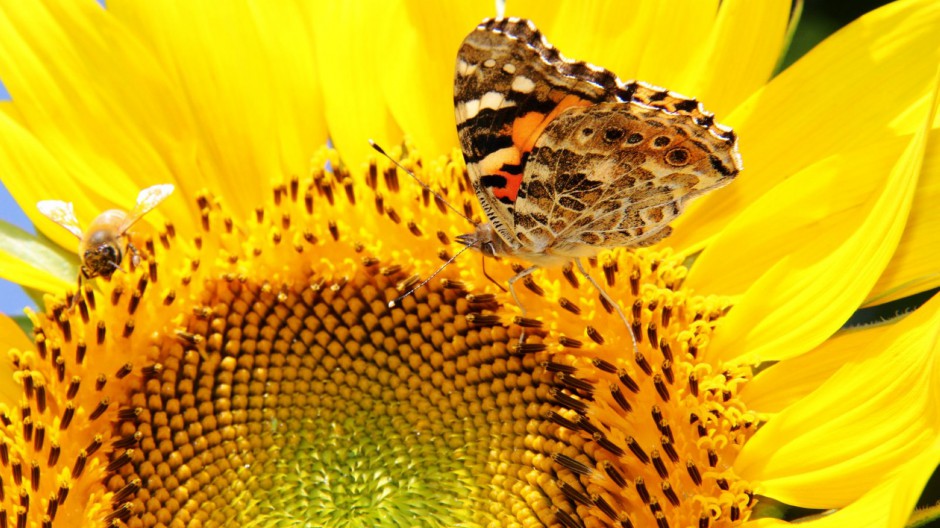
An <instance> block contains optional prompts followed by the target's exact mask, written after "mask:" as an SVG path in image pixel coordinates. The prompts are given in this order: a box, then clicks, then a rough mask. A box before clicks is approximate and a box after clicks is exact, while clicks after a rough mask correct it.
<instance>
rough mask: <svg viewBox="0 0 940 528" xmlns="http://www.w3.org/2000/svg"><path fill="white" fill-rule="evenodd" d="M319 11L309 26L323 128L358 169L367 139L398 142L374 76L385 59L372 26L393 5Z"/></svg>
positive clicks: (328, 5)
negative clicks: (320, 81) (325, 128)
mask: <svg viewBox="0 0 940 528" xmlns="http://www.w3.org/2000/svg"><path fill="white" fill-rule="evenodd" d="M318 7H319V10H318V11H317V13H316V14H315V16H314V19H313V20H312V21H311V26H312V27H313V28H315V30H314V47H315V49H316V55H315V57H316V62H317V68H318V70H319V76H320V79H322V83H323V86H322V88H323V104H324V112H325V115H326V121H327V129H328V131H329V134H330V138H331V139H332V141H333V145H334V146H335V147H336V149H337V150H339V151H340V153H341V155H342V157H343V160H344V161H345V162H346V163H347V164H348V165H350V167H352V168H353V169H354V170H358V169H359V168H360V167H361V166H362V165H363V164H364V163H365V162H366V160H368V159H369V157H370V156H371V155H372V154H373V153H374V152H373V151H372V149H371V148H370V147H369V143H368V141H369V139H370V138H371V139H375V141H376V142H377V143H379V144H380V145H395V144H398V143H399V142H400V141H401V139H402V131H401V130H400V128H399V127H398V125H397V124H396V123H395V120H394V119H393V117H392V115H391V113H390V112H389V108H388V106H387V104H386V100H385V96H384V94H383V92H382V90H381V86H380V85H379V78H378V77H377V76H376V73H375V72H376V71H378V70H379V65H380V64H381V63H382V62H384V61H386V60H388V58H387V57H385V55H384V52H383V47H384V45H383V44H382V43H381V42H380V41H379V39H378V38H376V37H377V35H376V30H375V28H376V27H381V26H382V23H383V20H385V19H386V17H388V16H389V15H390V13H391V9H392V6H391V4H389V3H388V2H377V1H374V2H366V3H355V4H353V3H349V2H325V3H321V4H319V5H318ZM403 31H407V32H410V31H412V30H411V29H405V30H403ZM399 38H402V36H399ZM415 81H417V79H415ZM451 106H452V105H451ZM448 108H449V107H448Z"/></svg>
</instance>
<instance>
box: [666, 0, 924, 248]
mask: <svg viewBox="0 0 940 528" xmlns="http://www.w3.org/2000/svg"><path fill="white" fill-rule="evenodd" d="M938 27H940V3H937V2H933V1H931V0H921V1H913V2H894V3H892V4H890V5H887V6H885V7H883V8H881V9H878V10H876V11H874V12H872V13H869V14H867V15H865V16H863V17H861V18H860V19H858V20H856V21H855V22H853V23H852V24H850V25H849V26H847V27H846V28H844V29H843V30H841V31H839V32H838V33H836V34H835V35H833V36H832V37H830V38H829V39H827V40H826V41H824V42H823V43H822V44H820V45H819V46H817V47H816V48H814V49H813V50H811V51H810V52H809V53H808V54H806V55H805V56H804V57H803V58H802V59H800V60H799V61H798V62H797V63H796V64H794V65H793V66H791V67H790V68H788V69H787V70H786V71H784V72H783V73H781V74H780V75H778V76H777V77H775V78H774V79H773V80H772V81H771V82H770V83H769V84H768V85H767V86H766V87H765V88H764V89H763V90H760V91H758V92H757V93H755V94H754V95H753V96H752V97H751V98H750V99H748V100H747V101H746V102H744V103H743V104H742V105H740V106H739V107H738V108H737V109H736V110H735V111H734V112H733V113H732V114H731V115H729V116H719V119H718V121H719V122H721V123H725V124H727V125H730V126H733V127H734V128H735V131H736V132H737V133H738V134H739V137H740V148H741V156H742V158H743V160H744V172H742V173H741V175H740V176H738V178H737V179H736V180H735V182H734V183H733V184H731V185H729V186H727V187H725V188H724V189H721V190H719V191H717V192H714V193H711V194H709V195H708V196H707V197H704V198H702V199H701V200H699V201H697V202H696V203H694V204H693V205H692V207H690V208H689V210H688V211H686V213H684V214H683V216H682V217H680V218H679V219H678V221H677V222H676V223H675V225H674V227H675V231H674V233H673V235H672V236H670V237H669V239H668V240H667V241H666V242H665V243H666V244H668V245H670V246H671V247H674V248H678V249H681V250H691V249H694V248H700V247H701V245H702V243H703V241H706V240H708V239H709V238H710V237H712V236H713V235H714V234H715V233H717V232H719V231H720V230H721V229H722V228H723V227H724V226H725V225H727V223H728V221H729V220H730V219H731V218H734V217H735V216H736V215H737V214H739V212H740V211H741V210H742V209H743V208H745V207H747V206H748V205H749V204H751V203H753V202H754V201H755V200H757V199H758V198H759V197H760V196H761V195H763V194H764V193H766V192H767V191H768V190H769V189H771V188H773V187H774V186H775V185H777V184H778V183H780V182H781V181H783V180H784V179H786V178H789V177H790V176H792V175H793V174H796V173H797V172H799V171H800V170H802V169H803V168H805V167H806V166H808V165H810V164H812V163H815V162H817V161H819V160H821V159H823V158H826V157H829V156H832V155H835V154H838V153H840V152H849V151H853V150H857V149H859V148H861V147H863V146H865V145H869V144H873V143H877V142H880V141H882V140H883V139H884V138H885V137H889V136H893V135H899V134H907V133H913V132H914V130H916V128H917V127H918V123H920V121H918V119H921V120H922V118H923V115H924V113H923V112H924V110H925V109H926V100H927V94H928V93H929V91H930V89H931V88H932V84H931V83H932V81H933V77H934V74H935V69H936V65H937V64H938V63H940V31H937V28H938ZM887 86H890V90H886V89H885V87H887ZM691 95H695V94H691ZM705 103H706V106H707V101H706V102H705Z"/></svg>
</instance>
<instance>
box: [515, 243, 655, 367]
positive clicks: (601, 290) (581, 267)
mask: <svg viewBox="0 0 940 528" xmlns="http://www.w3.org/2000/svg"><path fill="white" fill-rule="evenodd" d="M574 262H575V264H577V265H578V270H579V271H580V272H581V274H582V275H584V278H585V279H587V280H588V282H590V283H591V284H592V285H593V286H594V287H595V288H596V289H597V291H598V293H600V294H601V297H603V298H604V300H605V301H607V302H608V303H610V305H611V306H613V307H614V310H617V315H619V316H620V319H621V320H622V321H623V325H624V326H626V327H627V332H629V333H630V339H631V340H632V341H633V353H634V354H639V352H640V348H639V347H638V346H637V344H636V336H635V335H633V327H632V326H631V325H630V321H628V320H627V316H626V315H625V314H624V313H623V310H622V309H620V304H619V303H617V302H615V301H614V300H613V299H611V298H610V295H608V294H607V292H606V291H604V288H601V285H600V284H598V283H597V281H595V280H594V277H591V276H590V275H589V274H588V272H587V270H586V269H584V265H583V264H581V259H574ZM523 273H524V272H523Z"/></svg>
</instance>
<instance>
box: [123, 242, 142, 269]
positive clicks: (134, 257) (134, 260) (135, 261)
mask: <svg viewBox="0 0 940 528" xmlns="http://www.w3.org/2000/svg"><path fill="white" fill-rule="evenodd" d="M126 252H130V254H131V271H134V269H135V268H137V266H139V265H140V252H139V251H137V247H135V246H134V244H132V243H130V242H128V243H127V249H126V250H125V253H126Z"/></svg>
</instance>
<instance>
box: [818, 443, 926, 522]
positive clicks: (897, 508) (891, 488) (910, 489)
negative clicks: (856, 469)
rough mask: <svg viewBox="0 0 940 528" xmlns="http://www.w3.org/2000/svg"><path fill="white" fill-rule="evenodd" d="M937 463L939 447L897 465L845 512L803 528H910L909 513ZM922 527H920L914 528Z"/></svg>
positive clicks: (836, 513) (840, 511)
mask: <svg viewBox="0 0 940 528" xmlns="http://www.w3.org/2000/svg"><path fill="white" fill-rule="evenodd" d="M938 463H940V446H937V445H934V446H933V448H932V449H928V450H924V451H923V452H921V453H918V454H917V455H915V456H912V457H911V458H910V460H907V461H905V462H904V463H903V465H901V467H900V468H899V469H898V471H897V472H896V475H895V476H894V477H893V478H891V479H890V480H887V481H885V482H883V483H882V484H879V485H878V486H876V487H874V488H872V490H871V491H869V492H868V493H866V494H865V495H864V496H863V497H862V498H860V499H858V500H857V501H855V502H853V503H852V504H850V505H849V506H847V507H846V508H844V509H842V510H839V511H837V512H835V513H834V514H832V515H827V516H825V517H822V518H820V519H818V520H815V521H812V522H807V523H805V524H804V526H806V527H807V528H843V527H846V526H851V527H852V528H901V527H902V526H914V525H913V524H912V523H911V522H910V519H911V512H913V511H914V506H915V505H916V504H917V499H918V497H919V496H920V494H921V493H922V492H923V490H924V486H925V485H926V484H927V481H928V479H930V475H931V474H932V473H933V471H934V469H935V468H936V467H937V464H938ZM917 526H922V525H917Z"/></svg>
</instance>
